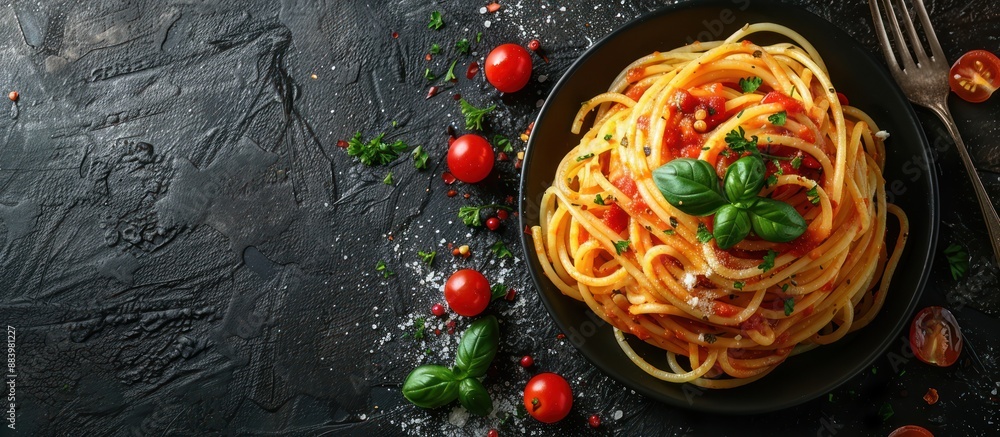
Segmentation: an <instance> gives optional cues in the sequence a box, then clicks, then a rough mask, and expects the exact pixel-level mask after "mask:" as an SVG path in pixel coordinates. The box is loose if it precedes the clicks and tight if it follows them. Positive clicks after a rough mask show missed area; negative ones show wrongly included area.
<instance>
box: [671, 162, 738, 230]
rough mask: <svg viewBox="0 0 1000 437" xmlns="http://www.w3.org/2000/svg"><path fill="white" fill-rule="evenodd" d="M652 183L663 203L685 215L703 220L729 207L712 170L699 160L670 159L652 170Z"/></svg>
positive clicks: (712, 168)
mask: <svg viewBox="0 0 1000 437" xmlns="http://www.w3.org/2000/svg"><path fill="white" fill-rule="evenodd" d="M653 181H654V182H655V183H656V187H657V188H659V189H660V193H662V194H663V197H664V198H665V199H666V200H667V202H669V203H670V204H671V205H673V206H674V207H675V208H677V209H679V210H681V211H683V212H685V213H687V214H691V215H694V216H706V215H709V214H712V213H714V212H715V211H717V210H718V209H719V208H721V207H722V206H723V205H726V204H728V203H729V202H727V201H726V199H725V198H724V197H723V196H722V193H721V192H720V191H721V190H720V189H719V177H718V176H717V175H716V174H715V168H714V167H712V165H711V164H709V163H708V162H705V161H702V160H698V159H691V158H678V159H674V160H673V161H670V162H668V163H666V164H664V165H662V166H660V167H659V168H657V169H656V170H653Z"/></svg>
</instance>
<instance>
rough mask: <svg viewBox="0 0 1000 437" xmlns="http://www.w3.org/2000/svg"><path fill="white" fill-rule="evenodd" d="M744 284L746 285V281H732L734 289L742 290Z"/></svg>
mask: <svg viewBox="0 0 1000 437" xmlns="http://www.w3.org/2000/svg"><path fill="white" fill-rule="evenodd" d="M745 285H747V283H746V282H743V281H735V282H733V289H736V290H742V289H743V286H745Z"/></svg>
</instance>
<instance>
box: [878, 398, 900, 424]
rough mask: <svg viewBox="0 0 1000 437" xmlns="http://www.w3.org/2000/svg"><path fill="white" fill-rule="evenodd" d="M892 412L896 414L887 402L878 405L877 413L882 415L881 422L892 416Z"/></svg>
mask: <svg viewBox="0 0 1000 437" xmlns="http://www.w3.org/2000/svg"><path fill="white" fill-rule="evenodd" d="M893 414H896V412H895V411H892V405H890V404H889V403H888V402H886V403H884V404H882V406H881V407H879V409H878V415H879V416H881V417H882V421H883V422H885V421H886V420H889V418H890V417H892V415H893Z"/></svg>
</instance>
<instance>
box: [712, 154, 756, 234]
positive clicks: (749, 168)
mask: <svg viewBox="0 0 1000 437" xmlns="http://www.w3.org/2000/svg"><path fill="white" fill-rule="evenodd" d="M764 173H765V169H764V161H763V160H761V159H760V157H759V156H745V157H743V158H740V159H737V160H736V162H734V163H732V164H730V165H729V168H727V169H726V177H725V179H724V183H723V191H724V192H725V193H726V197H727V198H728V199H729V201H730V202H732V203H735V204H740V203H747V202H750V201H751V200H753V199H756V198H757V193H760V189H761V188H764ZM747 230H748V231H749V229H747ZM715 239H716V240H717V241H718V239H719V236H718V235H716V236H715Z"/></svg>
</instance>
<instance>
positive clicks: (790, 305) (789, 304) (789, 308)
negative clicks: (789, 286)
mask: <svg viewBox="0 0 1000 437" xmlns="http://www.w3.org/2000/svg"><path fill="white" fill-rule="evenodd" d="M794 311H795V298H794V297H790V298H788V299H785V315H786V316H790V315H792V312H794Z"/></svg>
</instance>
